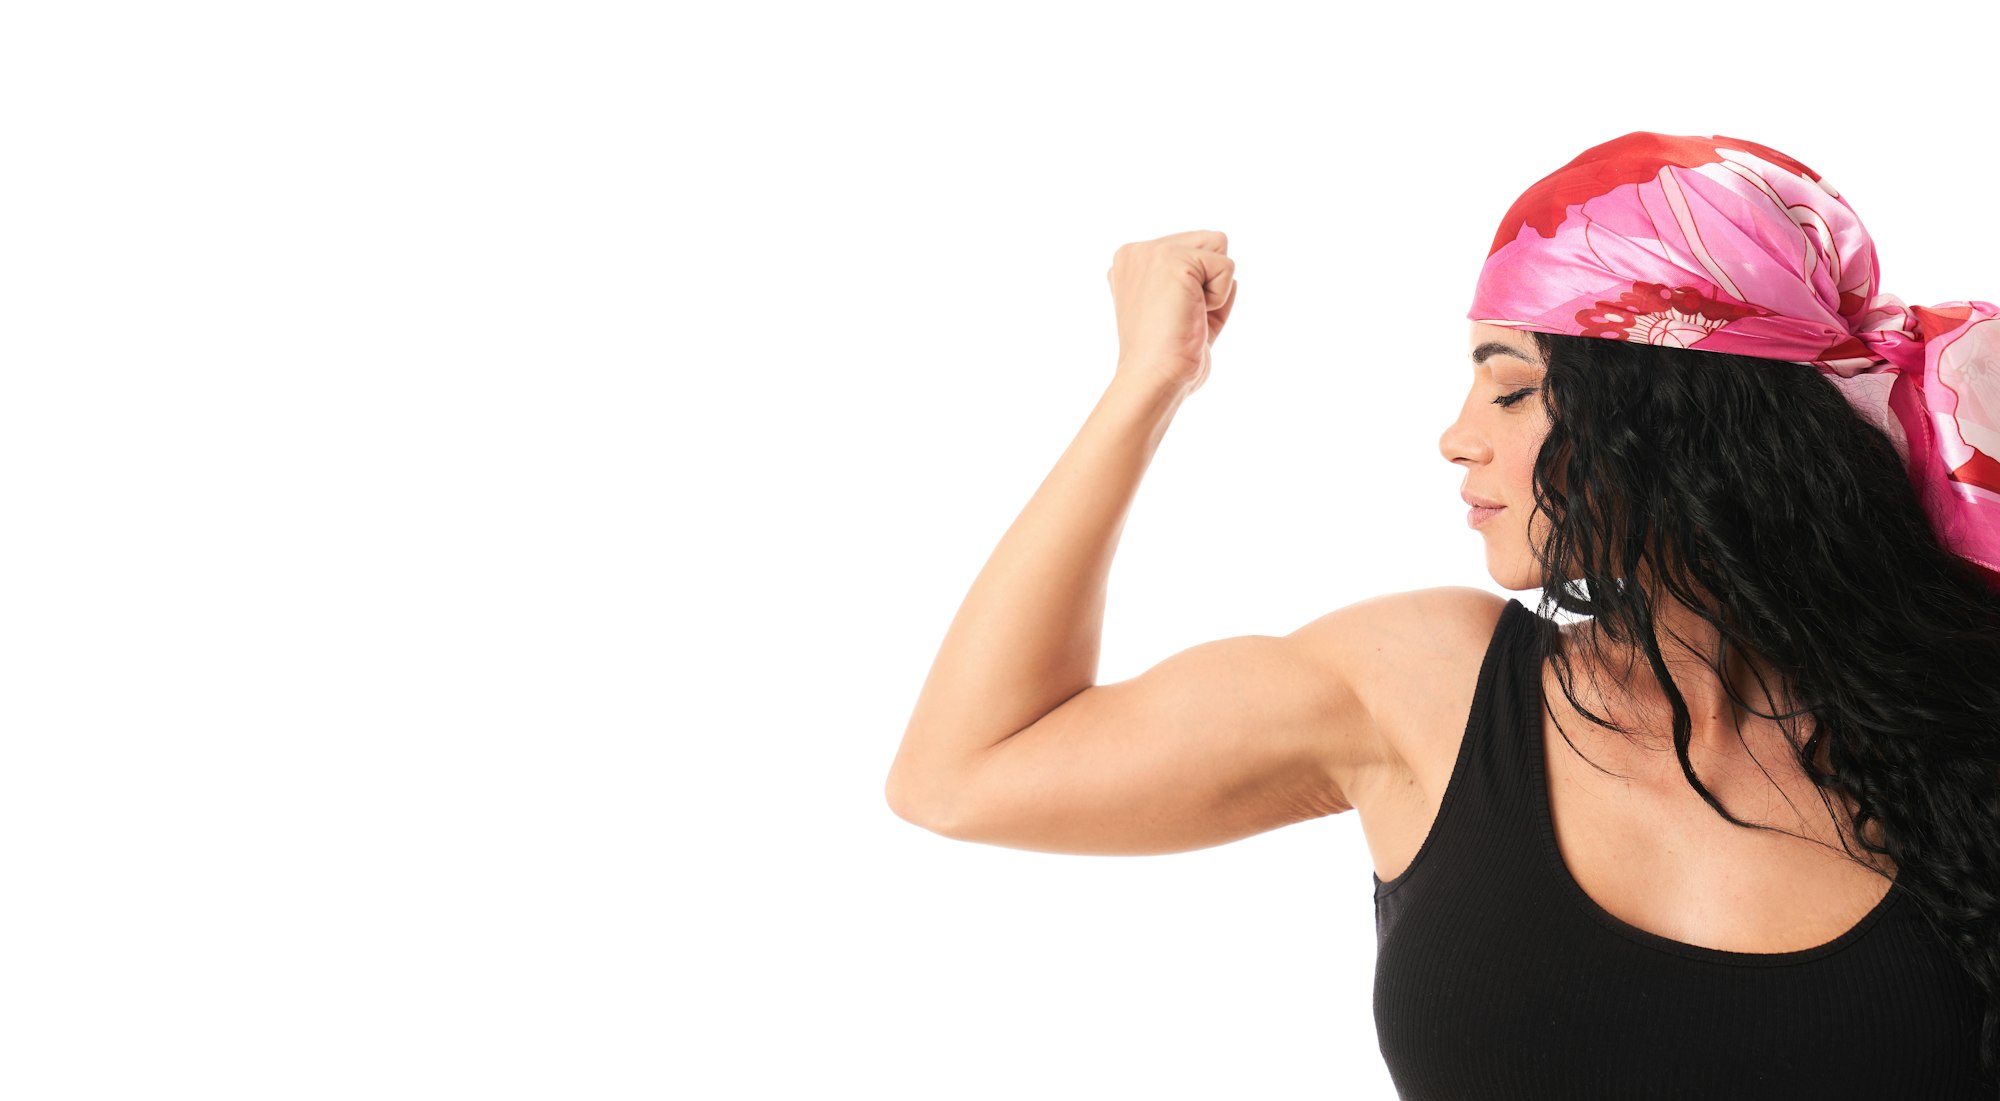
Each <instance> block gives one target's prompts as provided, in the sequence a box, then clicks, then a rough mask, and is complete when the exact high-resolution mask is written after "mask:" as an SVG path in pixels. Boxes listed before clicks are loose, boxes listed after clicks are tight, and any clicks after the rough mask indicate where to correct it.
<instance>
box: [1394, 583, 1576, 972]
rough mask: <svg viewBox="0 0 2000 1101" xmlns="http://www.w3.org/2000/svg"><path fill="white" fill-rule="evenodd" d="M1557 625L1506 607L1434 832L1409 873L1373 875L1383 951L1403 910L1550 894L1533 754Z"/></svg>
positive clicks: (1538, 746)
mask: <svg viewBox="0 0 2000 1101" xmlns="http://www.w3.org/2000/svg"><path fill="white" fill-rule="evenodd" d="M1555 630H1557V628H1556V625H1555V624H1554V623H1552V622H1551V621H1549V620H1548V619H1546V618H1544V617H1542V616H1540V615H1538V614H1536V613H1535V612H1534V611H1533V610H1531V609H1529V608H1528V607H1527V606H1526V605H1524V604H1522V603H1521V602H1520V601H1519V600H1517V599H1511V598H1510V599H1509V600H1508V601H1507V604H1506V606H1505V607H1503V608H1502V609H1501V611H1500V618H1499V620H1498V621H1497V622H1496V623H1495V624H1494V628H1493V634H1492V636H1491V637H1490V639H1489V640H1488V642H1487V645H1486V653H1485V656H1484V657H1483V658H1482V659H1481V662H1480V666H1479V675H1478V681H1477V683H1476V685H1475V686H1474V688H1473V694H1472V706H1471V709H1470V711H1469V712H1468V714H1467V715H1466V720H1465V728H1464V732H1463V734H1462V736H1461V738H1460V741H1459V746H1458V755H1457V758H1456V760H1455V761H1454V763H1453V765H1452V771H1451V778H1450V780H1449V781H1448V782H1447V783H1446V785H1445V789H1444V795H1443V796H1442V797H1441V800H1440V802H1439V805H1438V812H1437V816H1436V818H1435V819H1433V821H1432V823H1431V829H1430V832H1429V833H1428V834H1427V835H1426V836H1425V837H1424V841H1423V844H1422V846H1421V847H1419V848H1418V849H1417V855H1416V856H1415V857H1414V858H1412V859H1411V861H1410V863H1409V865H1408V866H1407V867H1406V868H1404V869H1403V871H1402V872H1401V874H1399V875H1397V876H1396V877H1395V878H1394V879H1391V880H1388V881H1387V882H1384V881H1383V880H1382V879H1380V878H1379V877H1372V878H1374V879H1375V930H1376V945H1377V948H1378V949H1380V948H1381V947H1382V946H1383V945H1384V944H1386V943H1387V941H1388V940H1389V938H1390V937H1391V936H1392V935H1393V934H1394V932H1395V927H1396V925H1397V923H1398V919H1399V918H1400V917H1401V916H1402V915H1403V914H1404V913H1406V912H1408V911H1410V910H1412V909H1416V908H1419V907H1423V906H1425V905H1427V903H1426V902H1425V900H1426V899H1429V898H1432V896H1437V895H1450V896H1454V897H1457V898H1465V899H1473V898H1478V897H1480V896H1481V894H1482V892H1492V894H1490V895H1488V897H1496V896H1497V897H1513V896H1517V895H1519V894H1521V893H1522V892H1523V891H1546V888H1547V877H1546V875H1545V874H1544V873H1545V869H1543V868H1542V867H1541V866H1540V864H1539V863H1538V860H1539V857H1540V853H1541V844H1542V842H1541V838H1540V835H1539V833H1538V832H1537V831H1538V829H1539V824H1538V821H1539V820H1538V818H1537V816H1536V814H1535V804H1534V803H1533V801H1532V799H1533V795H1534V792H1533V789H1532V788H1531V787H1530V784H1531V783H1532V782H1533V781H1534V778H1535V776H1536V771H1535V763H1534V762H1533V761H1531V759H1530V758H1529V757H1528V754H1530V753H1540V752H1542V739H1541V731H1542V722H1541V711H1540V708H1539V705H1538V702H1537V701H1539V699H1540V693H1541V685H1540V679H1539V678H1540V676H1541V664H1542V657H1543V655H1544V654H1545V653H1546V652H1547V648H1548V646H1549V645H1550V643H1551V640H1552V639H1553V637H1554V636H1553V635H1552V634H1551V632H1553V631H1555ZM1550 897H1553V896H1552V895H1551V896H1550Z"/></svg>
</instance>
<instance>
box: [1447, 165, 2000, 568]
mask: <svg viewBox="0 0 2000 1101" xmlns="http://www.w3.org/2000/svg"><path fill="white" fill-rule="evenodd" d="M1878 275H1879V273H1878V271H1877V265H1876V261H1875V242H1874V241H1873V240H1872V239H1871V238H1870V237H1869V236H1868V231H1867V230H1866V229H1864V228H1862V225H1861V219H1860V218H1859V217H1857V216H1856V215H1855V213H1854V210H1853V208H1851V207H1849V206H1848V205H1847V200H1846V199H1844V198H1842V197H1841V195H1840V192H1838V191H1836V190H1834V187H1833V185H1832V184H1830V183H1828V182H1827V181H1825V180H1824V179H1821V178H1820V176H1819V174H1818V173H1815V172H1814V171H1813V170H1812V169H1810V168H1807V167H1806V166H1805V165H1803V164H1800V163H1799V162H1798V161H1795V160H1793V159H1792V158H1790V157H1788V156H1786V155H1784V154H1783V153H1780V152H1778V151H1777V150H1775V149H1772V148H1769V147H1768V146H1763V145H1758V144H1757V143H1755V142H1750V141H1744V140H1742V139H1740V138H1726V137H1722V136H1721V135H1714V136H1711V137H1697V136H1692V135H1678V134H1655V133H1651V132H1648V131H1643V130H1641V131H1635V132H1633V133H1630V134H1626V135H1625V136H1623V137H1620V138H1614V139H1612V140H1611V141H1608V142H1605V143H1604V144H1602V145H1598V146H1593V147H1592V148H1589V149H1586V150H1584V151H1583V152H1582V153H1580V154H1578V155H1577V157H1576V159H1575V160H1572V161H1570V162H1569V163H1568V164H1566V165H1563V166H1562V167H1561V168H1558V169H1556V170H1555V171H1554V172H1552V173H1550V174H1549V175H1547V176H1544V177H1543V178H1542V179H1541V180H1539V181H1537V182H1536V183H1535V184H1534V186H1532V187H1530V188H1528V190H1527V191H1526V192H1524V193H1523V194H1522V195H1521V197H1520V198H1519V199H1516V200H1515V201H1514V205H1513V207H1512V208H1511V209H1509V210H1508V211H1507V216H1506V218H1504V219H1503V220H1502V221H1501V223H1500V231H1499V232H1498V233H1497V234H1495V235H1494V238H1493V247H1492V248H1491V249H1490V250H1489V251H1488V253H1487V256H1486V264H1485V267H1483V268H1482V269H1481V270H1480V272H1479V283H1478V286H1477V287H1476V288H1475V289H1474V291H1473V295H1472V309H1471V310H1469V311H1468V312H1467V313H1466V316H1467V317H1469V318H1471V319H1472V320H1474V321H1483V322H1485V323H1487V324H1489V325H1504V326H1507V327H1509V328H1515V329H1529V330H1534V331H1538V332H1545V333H1569V334H1572V335H1577V336H1597V337H1606V338H1609V339H1612V340H1638V341H1644V342H1646V343H1648V344H1664V345H1668V346H1670V347H1675V348H1699V349H1701V350H1703V351H1715V352H1733V353H1735V354H1737V355H1744V356H1757V357H1760V358H1763V359H1781V360H1788V361H1791V362H1794V363H1806V364H1810V365H1812V366H1814V367H1817V368H1819V369H1820V370H1821V372H1822V373H1824V374H1826V375H1827V376H1828V379H1829V381H1831V382H1832V383H1834V384H1835V385H1836V386H1838V387H1839V388H1840V391H1841V393H1842V394H1844V395H1846V397H1847V400H1848V401H1849V402H1850V403H1851V404H1852V405H1853V406H1854V407H1855V408H1856V409H1857V410H1859V411H1860V413H1861V414H1862V415H1863V416H1864V417H1866V418H1867V419H1868V420H1869V421H1870V422H1871V423H1873V424H1874V425H1875V426H1876V427H1877V428H1879V429H1881V430H1882V431H1883V432H1884V433H1885V434H1887V435H1888V437H1889V439H1890V441H1891V442H1892V443H1894V444H1895V447H1896V451H1897V453H1898V454H1900V455H1901V456H1902V457H1903V461H1904V465H1905V467H1906V468H1907V469H1908V471H1909V475H1910V482H1911V484H1912V485H1913V486H1915V487H1916V489H1917V492H1918V495H1919V497H1920V498H1921V499H1922V501H1923V503H1924V508H1925V510H1926V511H1927V512H1928V513H1929V515H1930V518H1931V525H1932V527H1933V529H1934V530H1935V531H1936V532H1937V534H1938V536H1939V538H1940V539H1941V540H1942V541H1943V543H1944V545H1945V546H1946V547H1947V548H1948V549H1949V550H1951V551H1952V552H1953V553H1955V554H1957V555H1959V556H1960V557H1963V558H1967V559H1970V560H1971V561H1972V562H1974V563H1976V564H1978V565H1979V566H1982V567H1984V568H1985V569H1986V570H1987V571H1988V572H1987V579H1988V580H1989V581H1991V582H1992V583H1993V584H1994V585H1995V587H1996V588H2000V324H1995V323H1994V322H1995V320H1996V318H2000V307H1995V306H1994V305H1993V304H1992V303H1991V302H1980V301H1977V300H1973V301H1963V302H1960V301H1953V302H1944V303H1940V304H1939V305H1936V306H1905V305H1904V304H1903V301H1902V300H1901V299H1899V298H1897V297H1896V296H1895V295H1893V294H1882V293H1879V292H1878V291H1877V289H1876V285H1877V280H1878Z"/></svg>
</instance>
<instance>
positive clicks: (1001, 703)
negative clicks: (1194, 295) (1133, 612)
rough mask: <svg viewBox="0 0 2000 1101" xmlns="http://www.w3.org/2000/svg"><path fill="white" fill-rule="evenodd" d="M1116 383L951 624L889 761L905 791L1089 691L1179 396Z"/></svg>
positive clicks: (941, 782) (1152, 385) (953, 769)
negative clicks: (1114, 571) (1118, 576)
mask: <svg viewBox="0 0 2000 1101" xmlns="http://www.w3.org/2000/svg"><path fill="white" fill-rule="evenodd" d="M1152 379H1153V376H1152V375H1150V374H1149V373H1147V372H1144V371H1139V370H1126V369H1124V368H1123V366H1122V365H1121V369H1120V370H1119V371H1118V372H1117V373H1116V374H1115V375H1114V376H1113V378H1112V381H1111V384H1110V385H1109V386H1108V387H1107V388H1106V389H1105V392H1104V394H1103V396H1102V397H1100V398H1099V399H1098V402H1097V405H1096V407H1095V408H1094V409H1092V410H1091V413H1090V416H1089V417H1088V418H1087V419H1086V420H1085V421H1084V424H1083V428H1082V429H1081V430H1080V431H1078V433H1077V435H1076V438H1075V439H1074V440H1073V441H1071V443H1070V445H1069V447H1068V449H1067V450H1065V451H1064V452H1063V454H1062V457H1061V458H1060V459H1059V460H1057V462H1056V465H1055V468H1054V469H1053V470H1051V471H1050V472H1049V475H1048V477H1047V478H1044V479H1043V480H1042V484H1041V486H1040V487H1039V488H1038V489H1037V490H1036V491H1035V494H1034V496H1033V497H1032V498H1030V499H1029V501H1028V504H1027V506H1026V507H1025V508H1023V509H1022V510H1021V514H1020V515H1019V516H1018V517H1016V518H1015V520H1014V523H1013V524H1012V525H1011V526H1009V527H1008V529H1007V532H1006V534H1005V535H1004V536H1002V537H1001V539H1000V543H999V545H998V546H997V547H995V548H994V550H993V554H992V555H991V557H989V558H988V559H987V561H986V565H985V566H984V567H983V568H982V569H981V570H980V571H979V576H978V577H977V578H976V579H975V580H974V581H973V583H972V589H971V591H970V592H968V593H967V594H966V596H965V600H964V601H963V602H962V603H961V604H960V605H959V609H958V613H957V615H955V616H954V617H953V618H952V621H951V626H950V628H949V629H948V630H947V631H946V633H945V637H944V642H943V643H942V644H941V645H940V646H939V647H938V653H937V658H936V659H935V660H934V661H933V662H932V664H931V670H930V674H929V676H927V677H926V678H925V680H924V686H923V689H922V691H921V692H920V693H919V695H918V697H917V705H916V710H915V712H914V713H913V714H912V715H911V717H910V723H909V726H908V728H907V729H906V730H905V731H904V734H903V742H902V745H901V746H900V747H899V748H898V750H897V752H896V759H895V763H894V764H893V765H892V766H891V770H890V779H889V789H890V791H891V793H892V799H894V798H895V796H894V793H896V792H898V791H900V792H902V793H903V794H904V796H905V797H908V796H915V795H918V794H919V793H922V792H925V791H929V790H936V789H938V788H939V787H941V786H946V785H949V784H950V783H951V777H953V776H955V775H958V774H960V773H961V771H962V769H963V768H964V766H965V765H966V763H967V762H969V761H971V760H972V759H973V758H975V757H976V756H977V755H978V754H979V753H981V752H983V751H984V750H986V749H988V748H991V747H992V746H994V745H997V744H998V743H1000V742H1002V741H1005V740H1006V739H1007V738H1008V737H1009V736H1010V735H1012V734H1013V733H1014V732H1016V731H1018V730H1020V729H1022V728H1024V727H1026V726H1028V725H1030V724H1032V723H1033V722H1034V721H1035V720H1037V719H1039V718H1041V717H1042V716H1043V715H1046V714H1048V713H1049V712H1050V711H1052V710H1054V709H1055V708H1056V707H1057V706H1058V705H1060V704H1061V703H1062V702H1063V701H1065V700H1067V699H1069V698H1070V697H1071V696H1074V695H1076V694H1077V693H1078V692H1081V691H1082V690H1084V689H1085V688H1088V687H1090V686H1091V684H1092V683H1094V681H1095V679H1096V676H1097V658H1098V647H1099V642H1100V640H1101V638H1102V635H1103V627H1104V597H1105V590H1106V586H1107V581H1108V579H1109V577H1110V573H1111V558H1112V555H1113V553H1114V552H1115V551H1116V550H1117V546H1118V536H1119V533H1120V532H1121V531H1123V529H1124V526H1125V517H1126V515H1127V512H1128V510H1129V508H1130V506H1131V503H1132V499H1133V497H1134V496H1135V495H1136V494H1137V492H1138V488H1139V481H1140V479H1141V477H1143V476H1144V474H1145V472H1146V468H1147V466H1148V465H1149V464H1150V463H1151V462H1152V458H1153V453H1154V451H1156V450H1157V449H1158V447H1159V444H1160V440H1161V439H1162V438H1163V437H1164V436H1165V434H1166V430H1167V425H1168V424H1169V423H1171V422H1172V420H1173V415H1174V412H1175V410H1177V409H1178V408H1179V407H1180V403H1181V401H1182V400H1183V399H1184V398H1185V397H1186V393H1185V391H1181V390H1176V389H1172V388H1170V387H1168V386H1166V385H1164V384H1161V383H1156V382H1154V381H1153V380H1152Z"/></svg>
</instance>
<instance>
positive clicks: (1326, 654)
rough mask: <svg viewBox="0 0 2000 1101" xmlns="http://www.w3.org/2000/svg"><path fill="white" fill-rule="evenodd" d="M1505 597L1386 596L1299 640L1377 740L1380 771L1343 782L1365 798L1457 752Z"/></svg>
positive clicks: (1335, 614) (1332, 615)
mask: <svg viewBox="0 0 2000 1101" xmlns="http://www.w3.org/2000/svg"><path fill="white" fill-rule="evenodd" d="M1507 603H1508V601H1507V598H1505V597H1501V596H1496V595H1494V594H1493V593H1489V592H1487V591H1485V590H1483V589H1475V588H1471V587H1470V586H1461V585H1447V586H1440V587H1436V588H1427V589H1411V590H1408V591H1404V592H1395V593H1385V594H1383V595H1381V596H1376V597H1370V598H1368V599H1366V600H1360V601H1356V602H1355V603H1353V604H1349V605H1346V606H1345V607H1342V608H1339V609H1336V610H1334V611H1331V612H1328V613H1327V614H1325V615H1323V616H1321V617H1319V618H1318V619H1315V620H1313V621H1312V622H1311V623H1308V624H1306V625H1305V626H1303V627H1301V628H1299V629H1298V630H1297V631H1294V632H1293V633H1292V636H1291V637H1293V638H1294V639H1297V640H1298V641H1300V642H1301V643H1302V644H1303V647H1304V651H1305V652H1306V653H1307V654H1308V655H1309V657H1310V660H1311V661H1312V663H1313V664H1314V665H1316V666H1319V667H1320V668H1323V669H1326V670H1328V675H1330V676H1333V675H1337V676H1339V677H1341V678H1342V679H1343V680H1345V681H1346V683H1348V684H1349V685H1351V686H1352V687H1353V690H1354V692H1355V693H1356V694H1357V695H1358V696H1359V697H1360V702H1361V705H1362V707H1363V708H1364V709H1365V711H1366V712H1367V714H1368V716H1369V719H1370V724H1369V725H1370V726H1372V727H1373V729H1374V736H1375V738H1376V739H1377V740H1378V741H1379V745H1378V747H1377V752H1376V754H1375V756H1374V759H1373V764H1374V767H1372V768H1368V769H1366V770H1365V771H1358V772H1357V774H1355V775H1351V776H1347V777H1345V778H1344V781H1345V785H1346V786H1344V787H1343V788H1342V790H1343V791H1345V792H1347V793H1348V796H1349V799H1350V801H1351V802H1353V803H1354V804H1355V805H1356V806H1358V807H1363V810H1364V813H1365V810H1366V808H1365V806H1363V804H1364V803H1365V801H1366V800H1367V797H1368V792H1369V791H1370V790H1371V789H1372V788H1375V787H1379V786H1381V785H1382V784H1383V783H1385V782H1395V781H1396V780H1397V779H1398V778H1399V777H1402V776H1406V775H1409V774H1412V773H1414V774H1416V775H1419V776H1422V775H1426V774H1427V773H1428V772H1429V771H1430V768H1429V762H1430V761H1431V759H1433V758H1437V757H1440V756H1443V757H1444V758H1445V759H1447V760H1449V759H1450V757H1452V756H1455V755H1456V753H1457V748H1458V747H1457V746H1456V744H1447V743H1448V742H1451V741H1452V739H1454V738H1455V737H1456V736H1457V735H1458V734H1459V733H1460V732H1461V730H1462V728H1463V726H1464V721H1465V713H1466V711H1467V710H1469V709H1470V707H1471V700H1472V692H1473V689H1474V687H1475V685H1476V682H1477V680H1478V675H1479V665H1480V662H1481V660H1482V659H1483V658H1484V657H1485V654H1486V648H1487V645H1488V644H1489V643H1490V642H1491V641H1492V638H1493V631H1494V629H1495V628H1496V627H1497V626H1498V624H1499V620H1500V613H1501V611H1502V610H1503V609H1505V608H1506V607H1507Z"/></svg>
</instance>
